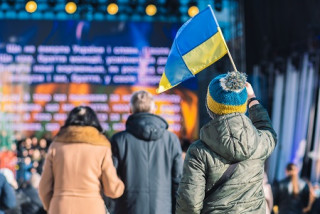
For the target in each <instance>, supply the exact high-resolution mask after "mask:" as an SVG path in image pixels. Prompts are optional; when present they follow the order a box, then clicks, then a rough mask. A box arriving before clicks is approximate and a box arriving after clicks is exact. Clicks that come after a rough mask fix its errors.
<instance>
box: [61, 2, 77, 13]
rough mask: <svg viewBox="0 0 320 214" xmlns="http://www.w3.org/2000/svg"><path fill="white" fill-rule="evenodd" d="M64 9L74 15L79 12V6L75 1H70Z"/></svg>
mask: <svg viewBox="0 0 320 214" xmlns="http://www.w3.org/2000/svg"><path fill="white" fill-rule="evenodd" d="M64 9H65V10H66V12H67V13H69V14H74V13H75V12H76V11H77V5H76V3H74V2H73V1H69V2H68V3H67V4H66V6H65V8H64Z"/></svg>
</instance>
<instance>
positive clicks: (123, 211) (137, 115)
mask: <svg viewBox="0 0 320 214" xmlns="http://www.w3.org/2000/svg"><path fill="white" fill-rule="evenodd" d="M153 110H154V101H153V97H152V95H151V94H150V93H148V92H146V91H138V92H135V93H134V94H133V95H132V97H131V100H130V111H131V113H132V114H131V115H130V116H129V118H128V120H127V121H126V130H125V131H122V132H119V133H117V134H115V135H114V136H112V139H111V144H112V152H113V156H114V157H113V158H114V164H115V166H116V168H117V172H118V175H119V177H120V178H121V179H122V181H123V182H124V184H125V192H124V194H123V196H122V197H120V198H119V199H117V200H116V201H115V213H116V214H163V213H166V214H170V213H174V207H175V197H176V192H177V189H178V185H179V182H180V178H181V175H182V164H183V160H182V156H181V153H182V152H181V145H180V142H179V139H178V137H177V136H176V135H175V134H174V133H172V132H169V131H168V130H167V129H168V123H167V122H166V121H165V120H164V119H163V118H162V117H159V116H157V115H155V114H152V112H153Z"/></svg>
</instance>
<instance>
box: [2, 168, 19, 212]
mask: <svg viewBox="0 0 320 214" xmlns="http://www.w3.org/2000/svg"><path fill="white" fill-rule="evenodd" d="M15 206H16V197H15V193H14V189H13V188H12V187H11V186H10V184H9V183H8V182H7V180H6V177H4V175H2V174H0V214H3V213H4V210H6V209H10V208H13V207H15Z"/></svg>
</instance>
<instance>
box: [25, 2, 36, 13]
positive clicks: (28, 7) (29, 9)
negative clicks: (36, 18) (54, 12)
mask: <svg viewBox="0 0 320 214" xmlns="http://www.w3.org/2000/svg"><path fill="white" fill-rule="evenodd" d="M25 8H26V11H27V12H28V13H34V12H35V11H36V10H37V2H35V1H28V2H27V3H26V6H25Z"/></svg>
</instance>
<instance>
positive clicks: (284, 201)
mask: <svg viewBox="0 0 320 214" xmlns="http://www.w3.org/2000/svg"><path fill="white" fill-rule="evenodd" d="M299 190H300V192H299V195H298V196H294V195H293V193H292V183H291V178H290V177H286V178H285V179H283V180H281V181H279V183H276V184H275V185H274V186H273V189H272V191H273V198H274V205H278V206H279V214H302V213H303V212H302V210H303V208H304V207H307V205H308V203H309V194H310V189H309V186H308V184H307V183H306V182H305V181H304V180H302V179H299Z"/></svg>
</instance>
